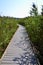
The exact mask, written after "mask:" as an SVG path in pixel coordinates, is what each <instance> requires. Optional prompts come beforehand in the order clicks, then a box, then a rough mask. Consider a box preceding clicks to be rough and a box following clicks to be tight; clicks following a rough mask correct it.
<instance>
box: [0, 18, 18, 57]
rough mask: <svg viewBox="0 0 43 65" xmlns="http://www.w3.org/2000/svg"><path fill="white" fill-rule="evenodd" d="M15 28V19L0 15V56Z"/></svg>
mask: <svg viewBox="0 0 43 65" xmlns="http://www.w3.org/2000/svg"><path fill="white" fill-rule="evenodd" d="M16 29H17V21H16V19H14V18H9V17H0V57H1V56H2V53H3V52H4V50H5V48H6V47H7V45H8V43H9V41H10V39H11V37H12V35H13V34H14V33H15V31H16Z"/></svg>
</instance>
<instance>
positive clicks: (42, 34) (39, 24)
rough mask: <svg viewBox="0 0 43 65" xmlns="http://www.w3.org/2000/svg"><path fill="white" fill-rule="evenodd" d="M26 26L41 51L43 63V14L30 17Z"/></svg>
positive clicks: (42, 61) (40, 56)
mask: <svg viewBox="0 0 43 65" xmlns="http://www.w3.org/2000/svg"><path fill="white" fill-rule="evenodd" d="M25 27H26V29H27V32H28V34H29V36H30V40H31V41H32V42H33V44H34V46H37V50H38V51H39V55H38V56H39V59H40V60H41V63H43V59H42V58H43V16H35V17H29V18H28V19H26V20H25Z"/></svg>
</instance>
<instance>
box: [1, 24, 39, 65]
mask: <svg viewBox="0 0 43 65" xmlns="http://www.w3.org/2000/svg"><path fill="white" fill-rule="evenodd" d="M1 65H38V61H37V58H36V57H35V54H34V53H33V50H32V47H31V44H30V40H29V38H28V34H27V32H26V30H25V28H24V27H23V26H21V25H20V26H19V28H18V30H17V31H16V33H15V35H14V36H13V38H12V40H11V42H10V43H9V45H8V47H7V49H6V51H5V53H4V55H3V56H2V59H1Z"/></svg>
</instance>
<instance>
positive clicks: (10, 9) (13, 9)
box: [0, 0, 43, 18]
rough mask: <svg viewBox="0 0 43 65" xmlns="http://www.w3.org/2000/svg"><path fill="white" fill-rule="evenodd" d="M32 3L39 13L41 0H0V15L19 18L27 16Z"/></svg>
mask: <svg viewBox="0 0 43 65" xmlns="http://www.w3.org/2000/svg"><path fill="white" fill-rule="evenodd" d="M33 2H34V3H35V4H36V5H37V7H38V11H39V13H40V12H41V6H42V5H43V0H0V15H2V16H3V15H4V16H13V17H19V18H23V17H26V16H29V15H30V14H29V13H30V10H31V7H32V3H33Z"/></svg>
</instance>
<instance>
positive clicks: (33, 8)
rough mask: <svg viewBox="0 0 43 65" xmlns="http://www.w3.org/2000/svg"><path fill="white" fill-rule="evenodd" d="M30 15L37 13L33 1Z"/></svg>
mask: <svg viewBox="0 0 43 65" xmlns="http://www.w3.org/2000/svg"><path fill="white" fill-rule="evenodd" d="M30 15H33V16H37V15H38V11H37V7H36V5H35V4H34V3H33V5H32V10H31V11H30Z"/></svg>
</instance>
